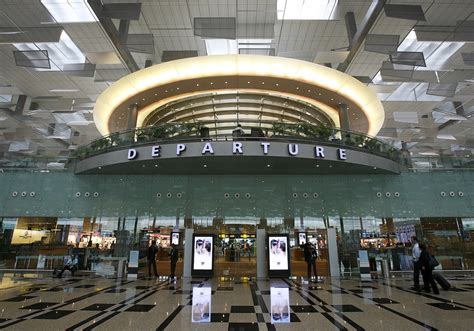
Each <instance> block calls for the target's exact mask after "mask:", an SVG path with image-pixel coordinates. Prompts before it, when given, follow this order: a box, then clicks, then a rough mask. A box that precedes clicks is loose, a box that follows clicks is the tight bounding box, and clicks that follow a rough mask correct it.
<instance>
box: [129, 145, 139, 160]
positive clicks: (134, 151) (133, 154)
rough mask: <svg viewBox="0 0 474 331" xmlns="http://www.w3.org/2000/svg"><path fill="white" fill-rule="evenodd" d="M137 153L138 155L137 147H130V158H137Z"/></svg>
mask: <svg viewBox="0 0 474 331" xmlns="http://www.w3.org/2000/svg"><path fill="white" fill-rule="evenodd" d="M137 155H138V153H137V150H136V149H134V148H130V149H129V150H128V159H129V160H133V159H135V158H136V157H137Z"/></svg>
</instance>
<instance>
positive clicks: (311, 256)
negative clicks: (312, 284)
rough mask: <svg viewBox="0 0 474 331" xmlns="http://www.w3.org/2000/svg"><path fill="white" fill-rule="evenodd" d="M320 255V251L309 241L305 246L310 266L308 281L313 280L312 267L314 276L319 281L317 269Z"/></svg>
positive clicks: (307, 262) (305, 257)
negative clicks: (317, 260)
mask: <svg viewBox="0 0 474 331" xmlns="http://www.w3.org/2000/svg"><path fill="white" fill-rule="evenodd" d="M317 257H318V253H317V251H316V248H315V247H314V246H313V245H311V243H310V242H307V243H306V245H305V246H304V259H305V261H306V264H307V266H308V281H311V269H312V270H313V272H314V277H315V279H316V281H318V272H317V271H316V259H317Z"/></svg>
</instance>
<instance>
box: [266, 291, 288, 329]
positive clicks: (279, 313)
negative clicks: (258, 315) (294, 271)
mask: <svg viewBox="0 0 474 331" xmlns="http://www.w3.org/2000/svg"><path fill="white" fill-rule="evenodd" d="M270 305H271V322H272V324H273V323H290V292H289V289H288V288H287V287H286V288H279V287H270Z"/></svg>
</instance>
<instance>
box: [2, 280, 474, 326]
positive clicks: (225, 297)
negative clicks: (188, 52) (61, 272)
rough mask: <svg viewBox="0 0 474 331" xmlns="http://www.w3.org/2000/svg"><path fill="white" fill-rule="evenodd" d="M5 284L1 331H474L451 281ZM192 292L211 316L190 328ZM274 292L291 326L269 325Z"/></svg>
mask: <svg viewBox="0 0 474 331" xmlns="http://www.w3.org/2000/svg"><path fill="white" fill-rule="evenodd" d="M7 279H8V280H7ZM3 280H4V281H2V282H10V284H12V287H11V288H9V289H2V290H0V307H1V308H0V309H1V312H0V328H2V329H12V330H13V329H14V330H63V329H64V330H92V329H94V330H111V329H115V330H175V331H177V330H187V329H188V330H200V329H201V330H279V329H291V330H353V329H356V330H418V329H419V330H424V329H431V330H448V329H453V330H474V311H473V310H474V280H473V279H471V278H468V277H466V278H464V277H458V278H456V279H454V278H450V282H451V283H452V285H454V286H455V288H454V289H451V290H449V291H442V292H441V294H440V295H433V294H427V293H416V292H414V291H412V290H410V286H411V281H410V280H403V279H396V280H395V279H391V280H376V281H371V282H361V281H359V280H329V279H326V280H325V282H324V283H318V284H312V283H309V284H308V283H307V282H304V281H303V282H301V279H270V280H265V281H260V280H259V281H254V280H246V279H243V280H240V279H239V280H229V279H219V278H213V279H193V280H179V281H178V282H177V283H174V284H169V283H168V282H167V281H164V280H160V279H153V280H137V281H130V280H123V281H117V280H110V279H109V280H108V279H103V278H77V277H75V278H65V279H51V278H48V279H18V278H13V282H12V278H8V277H7V275H4V277H3ZM193 288H201V289H208V291H209V293H210V296H209V297H210V305H209V306H208V307H209V308H207V309H208V310H207V312H208V313H206V312H205V313H204V314H201V315H200V318H199V320H200V321H201V322H202V321H206V323H194V322H192V319H195V316H194V315H193V312H194V313H195V310H194V309H193V308H194V307H195V306H193ZM271 288H277V289H281V288H283V289H285V288H288V293H289V301H288V304H289V306H290V311H289V313H290V314H289V316H288V314H287V315H286V316H287V317H288V318H286V322H287V323H276V322H282V321H284V320H285V318H284V316H285V315H283V314H276V315H275V317H274V320H273V322H274V323H272V317H271V309H272V308H271V307H272V305H275V302H272V300H274V301H275V300H276V299H275V298H273V297H272V296H271V295H270V293H271ZM285 291H286V290H285ZM196 293H197V292H196ZM277 299H278V298H277ZM278 300H280V299H278ZM201 304H202V302H201ZM280 304H281V300H280ZM196 307H197V305H196ZM280 313H281V310H280ZM202 317H204V318H202ZM195 320H196V319H195Z"/></svg>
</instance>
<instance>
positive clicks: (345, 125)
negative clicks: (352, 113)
mask: <svg viewBox="0 0 474 331" xmlns="http://www.w3.org/2000/svg"><path fill="white" fill-rule="evenodd" d="M347 108H348V107H347V105H346V104H344V103H342V104H340V105H339V107H338V114H339V125H340V128H341V130H345V131H350V130H351V125H350V122H349V111H348V109H347Z"/></svg>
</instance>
